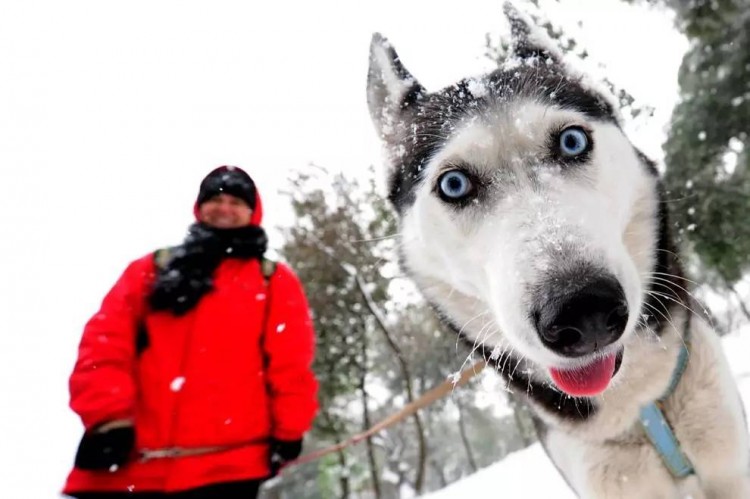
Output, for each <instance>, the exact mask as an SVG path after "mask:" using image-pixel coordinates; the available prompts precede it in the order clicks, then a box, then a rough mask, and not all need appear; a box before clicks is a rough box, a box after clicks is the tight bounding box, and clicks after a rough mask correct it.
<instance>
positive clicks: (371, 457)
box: [359, 341, 382, 499]
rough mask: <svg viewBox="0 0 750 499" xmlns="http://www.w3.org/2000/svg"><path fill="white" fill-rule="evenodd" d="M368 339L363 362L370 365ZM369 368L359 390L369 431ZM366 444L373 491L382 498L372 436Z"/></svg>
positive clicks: (364, 370) (364, 419)
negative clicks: (367, 381)
mask: <svg viewBox="0 0 750 499" xmlns="http://www.w3.org/2000/svg"><path fill="white" fill-rule="evenodd" d="M367 346H368V345H367V341H363V342H362V364H363V365H364V366H367V365H368V362H367ZM366 380H367V369H362V374H361V375H360V378H359V391H360V393H361V394H362V430H363V431H367V430H369V429H370V427H371V426H372V421H371V418H370V408H369V397H368V395H367V387H366V383H365V382H366ZM365 444H366V445H367V460H368V462H369V463H370V480H371V481H372V491H373V494H374V495H375V498H376V499H380V498H381V497H382V494H381V492H380V479H379V473H378V463H377V461H376V460H375V448H374V446H373V444H372V437H367V439H366V442H365Z"/></svg>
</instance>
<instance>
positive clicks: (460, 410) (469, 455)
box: [455, 397, 479, 473]
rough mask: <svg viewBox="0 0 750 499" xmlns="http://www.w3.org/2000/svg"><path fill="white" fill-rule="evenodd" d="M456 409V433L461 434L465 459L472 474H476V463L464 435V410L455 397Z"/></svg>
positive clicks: (467, 437) (466, 436) (467, 438)
mask: <svg viewBox="0 0 750 499" xmlns="http://www.w3.org/2000/svg"><path fill="white" fill-rule="evenodd" d="M455 402H456V407H457V408H458V431H459V433H460V434H461V441H462V442H463V443H464V449H465V450H466V459H467V460H468V462H469V466H470V467H471V471H472V473H476V471H477V470H478V469H479V468H478V467H477V461H476V459H474V453H473V451H472V450H471V443H470V442H469V436H468V434H467V433H466V421H465V419H464V409H463V405H462V404H461V401H460V400H458V397H456V400H455Z"/></svg>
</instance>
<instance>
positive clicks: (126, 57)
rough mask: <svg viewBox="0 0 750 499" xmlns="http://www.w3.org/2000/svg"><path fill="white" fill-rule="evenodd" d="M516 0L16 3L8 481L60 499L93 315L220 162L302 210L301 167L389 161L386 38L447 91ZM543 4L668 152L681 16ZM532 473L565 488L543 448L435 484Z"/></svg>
mask: <svg viewBox="0 0 750 499" xmlns="http://www.w3.org/2000/svg"><path fill="white" fill-rule="evenodd" d="M501 3H502V2H501V1H500V0H462V1H461V2H437V1H426V0H425V1H411V0H409V1H407V0H398V1H396V0H377V1H370V0H368V1H361V2H334V1H321V0H315V1H307V2H303V1H296V2H289V1H287V2H263V3H256V2H247V1H223V0H221V1H214V2H210V3H209V2H198V1H193V0H179V1H177V0H162V1H159V2H153V1H145V0H131V1H129V2H102V1H96V0H90V1H81V0H72V1H67V2H54V1H51V0H48V1H41V0H40V1H28V0H4V1H3V2H2V7H0V67H2V77H1V78H0V186H2V194H3V195H2V197H1V198H0V199H1V200H0V203H2V205H1V207H2V209H0V226H1V227H2V228H3V233H4V235H3V237H2V240H0V251H1V252H2V254H1V255H0V256H1V258H0V307H2V309H1V312H0V393H2V394H3V398H2V409H1V410H0V421H2V423H3V426H4V431H3V438H2V439H0V485H1V487H0V490H2V491H3V492H2V493H1V494H2V495H3V496H4V497H14V498H19V499H25V498H28V499H31V498H34V499H47V498H54V497H57V494H58V490H59V489H60V487H61V486H62V483H63V481H64V478H65V475H66V474H67V471H68V469H69V467H70V465H71V462H72V458H73V453H74V450H75V446H76V444H77V441H78V439H79V437H80V432H81V427H80V425H79V423H78V420H77V418H76V417H75V416H74V415H73V414H72V413H71V412H70V411H69V409H68V408H67V398H68V396H67V377H68V374H69V372H70V370H71V368H72V366H73V362H74V358H75V353H76V348H77V343H78V339H79V336H80V332H81V328H82V326H83V324H84V322H85V321H86V320H87V319H88V317H89V316H90V315H91V314H92V313H93V312H94V311H95V310H96V308H97V306H98V305H99V302H100V300H101V299H102V297H103V295H104V293H105V292H106V290H107V289H108V288H109V287H110V286H111V285H112V283H113V282H114V280H115V278H116V277H117V276H118V275H119V273H120V272H121V271H122V270H123V268H124V266H125V265H126V263H127V262H128V261H130V260H131V259H133V258H135V257H137V256H139V255H141V254H144V253H146V252H148V251H150V250H152V249H153V248H155V247H158V246H162V245H165V244H171V243H175V242H177V241H179V240H181V239H182V236H183V233H184V230H185V227H186V226H187V225H188V224H189V223H190V222H191V206H192V203H193V200H194V197H195V194H196V191H197V186H198V183H199V181H200V179H201V178H202V177H203V176H204V175H205V174H206V173H207V172H208V171H209V170H210V169H212V168H213V167H215V166H218V165H221V164H235V165H240V166H242V167H244V168H246V169H247V170H248V171H249V172H250V173H251V175H253V176H254V177H255V179H256V181H257V184H258V185H259V188H260V189H261V191H262V192H263V193H264V200H265V205H266V219H265V223H266V225H267V226H268V227H269V228H272V227H275V226H278V225H281V224H288V223H290V222H291V215H290V213H289V209H288V206H286V205H285V203H284V201H283V198H281V197H280V196H279V195H278V194H277V192H278V191H279V190H280V189H283V188H285V187H286V179H287V176H288V174H289V172H290V171H292V170H293V169H304V168H306V166H307V165H308V164H309V163H310V162H312V163H315V164H319V165H324V166H325V167H327V168H328V169H330V170H333V171H336V170H349V171H352V172H360V171H361V172H362V174H363V175H364V174H365V172H366V169H367V167H368V166H369V165H371V164H379V146H378V144H377V142H376V138H375V134H374V132H373V130H372V126H371V124H370V121H369V116H368V113H367V106H366V102H365V77H366V71H367V54H368V46H369V41H370V36H371V34H372V32H374V31H380V32H382V33H383V34H384V35H386V36H387V37H388V38H389V39H390V40H391V41H392V42H393V43H394V45H395V46H396V47H397V49H398V51H399V53H400V55H401V57H402V60H403V61H404V62H405V64H406V65H407V67H408V68H409V69H410V70H411V71H412V73H413V74H414V75H415V76H416V77H417V78H419V79H420V81H421V82H422V83H423V84H424V85H425V86H426V87H427V88H428V89H437V88H439V87H442V86H444V85H448V84H450V83H452V82H453V81H455V80H457V79H459V78H461V77H464V76H467V75H471V74H476V73H480V72H482V71H484V70H487V69H489V68H490V67H491V65H492V63H491V62H490V61H489V60H488V59H486V58H484V57H483V55H482V54H483V53H484V50H485V49H484V44H485V35H486V34H487V33H491V34H493V36H494V35H496V34H497V33H500V32H503V31H505V30H506V29H507V27H506V25H505V21H504V19H503V16H502V8H501ZM541 4H542V6H545V7H546V9H547V14H548V16H549V17H550V18H551V19H553V20H554V21H555V22H558V23H560V24H563V25H564V26H565V27H566V29H568V30H569V34H571V35H574V36H575V37H576V39H577V40H578V41H579V42H580V43H581V44H583V45H584V46H586V48H587V49H588V52H589V53H590V55H591V59H592V61H594V62H598V63H601V64H603V65H604V67H603V68H600V69H602V71H603V72H605V73H606V74H607V75H608V76H609V78H610V79H611V80H612V81H614V82H615V83H617V84H618V85H620V86H622V87H624V88H626V89H627V90H628V91H629V92H630V93H631V94H633V95H634V96H635V97H636V99H638V101H639V102H642V103H644V104H647V105H651V106H654V107H656V113H655V115H654V117H653V118H652V119H651V120H648V121H647V122H640V123H638V124H636V125H633V126H631V129H630V130H629V132H631V136H632V138H633V140H634V142H635V143H636V144H637V145H638V146H639V147H640V148H642V149H643V150H644V151H645V152H646V153H648V154H649V155H651V156H652V157H655V158H657V159H659V158H661V157H662V152H661V148H660V144H661V143H662V142H663V139H664V126H665V125H666V123H667V121H668V119H669V114H670V112H671V109H672V106H673V104H674V103H675V101H676V98H677V81H676V74H677V68H678V67H679V64H680V61H681V58H682V54H683V53H684V51H685V50H686V48H687V42H686V41H685V40H684V38H683V37H682V36H681V35H680V34H679V33H677V32H676V31H675V30H674V29H673V28H672V24H671V18H670V16H669V15H668V14H667V13H666V12H662V11H651V10H645V9H643V8H638V7H629V6H627V5H625V4H623V3H622V2H620V1H619V0H578V1H575V2H564V3H563V5H560V4H557V3H554V2H545V1H542V2H541ZM579 21H580V24H579V23H578V22H579ZM614 34H617V35H614ZM271 235H272V241H271V242H272V246H278V245H279V244H280V241H279V239H278V234H277V233H275V232H272V233H271ZM746 336H747V335H746ZM725 341H727V342H735V343H736V344H735V343H732V348H731V352H732V353H733V354H736V355H738V356H740V355H741V353H744V352H748V351H750V347H748V346H747V345H744V344H741V342H742V340H741V339H740V338H738V337H734V336H733V337H730V338H727V339H726V340H725ZM738 345H739V346H738ZM735 346H737V348H735ZM740 347H741V348H740ZM738 358H741V357H738ZM461 360H462V359H457V360H456V362H457V366H456V367H458V366H459V365H460V362H461ZM735 366H736V367H737V369H738V375H740V376H742V379H743V381H742V382H743V383H746V381H745V378H746V373H744V372H740V370H739V368H740V362H736V363H735ZM745 387H746V388H750V385H746V386H745ZM487 477H491V478H492V479H491V484H488V483H487V480H488V479H487ZM482 480H484V481H482ZM520 483H524V484H526V485H528V484H532V486H537V485H538V486H540V487H543V486H546V487H550V488H551V490H555V495H554V496H555V497H562V495H560V489H559V487H561V485H560V484H561V483H562V482H561V480H560V479H559V477H557V476H556V474H555V473H554V470H553V469H552V467H551V466H550V465H548V464H547V463H546V460H545V459H544V458H543V456H542V453H541V451H540V449H539V448H538V446H536V447H532V448H529V449H527V450H525V451H523V452H520V453H518V454H516V455H513V456H511V457H510V458H509V459H507V460H505V461H504V462H502V463H499V464H498V465H496V467H495V468H494V469H487V470H484V471H482V472H480V473H478V474H477V475H475V476H474V477H471V478H470V479H468V480H466V481H464V482H461V485H455V486H453V487H449V488H447V489H445V490H444V491H441V492H439V493H437V494H434V495H433V496H432V497H434V498H447V497H459V496H460V497H463V496H464V495H465V493H466V490H469V489H468V488H469V487H474V488H476V491H481V492H485V493H486V492H489V491H491V490H494V489H496V488H497V490H498V491H503V496H504V497H516V496H515V495H514V494H515V489H513V488H512V487H515V486H516V485H514V484H520ZM482 484H484V485H482ZM459 486H463V487H466V488H465V489H462V490H463V491H462V492H458V490H457V489H455V487H459ZM506 487H508V488H507V489H506ZM511 491H513V493H511ZM539 493H540V494H542V491H541V489H540V491H539ZM518 494H521V493H520V492H518ZM523 495H524V496H525V497H536V495H535V494H534V492H532V491H529V490H528V489H527V490H525V492H524V493H523Z"/></svg>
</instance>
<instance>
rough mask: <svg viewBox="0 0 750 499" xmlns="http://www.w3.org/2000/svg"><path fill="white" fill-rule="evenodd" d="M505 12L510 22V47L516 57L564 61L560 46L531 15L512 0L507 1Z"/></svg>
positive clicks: (554, 61)
mask: <svg viewBox="0 0 750 499" xmlns="http://www.w3.org/2000/svg"><path fill="white" fill-rule="evenodd" d="M503 12H505V17H507V18H508V22H509V23H510V36H511V43H510V47H511V53H512V54H513V55H514V56H515V57H518V58H520V59H532V58H536V59H539V60H542V61H549V62H553V63H557V64H561V63H562V54H561V53H560V51H559V50H558V48H557V47H556V46H555V45H554V43H553V42H552V40H551V39H550V38H549V36H547V34H546V33H544V32H543V31H542V29H541V28H540V27H539V26H537V25H536V24H535V23H534V22H533V21H532V20H531V18H529V16H527V15H526V14H524V13H522V12H521V11H520V10H518V9H517V8H516V7H515V6H514V5H513V4H512V3H511V2H505V4H504V5H503Z"/></svg>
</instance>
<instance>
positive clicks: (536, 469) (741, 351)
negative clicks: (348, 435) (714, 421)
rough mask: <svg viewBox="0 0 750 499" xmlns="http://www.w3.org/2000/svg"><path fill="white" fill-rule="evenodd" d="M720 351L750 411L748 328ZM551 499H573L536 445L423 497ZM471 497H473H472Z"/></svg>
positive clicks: (731, 337) (727, 339)
mask: <svg viewBox="0 0 750 499" xmlns="http://www.w3.org/2000/svg"><path fill="white" fill-rule="evenodd" d="M723 341H724V351H725V352H726V355H727V357H728V359H729V363H730V364H731V366H732V370H733V371H734V374H735V377H736V379H737V384H738V385H739V388H740V393H741V394H742V399H743V401H744V402H745V412H746V413H747V411H748V410H750V363H749V362H748V361H747V359H748V352H750V326H745V327H743V328H740V329H738V330H737V331H735V332H733V333H731V334H729V335H727V336H726V337H724V340H723ZM494 493H496V494H497V497H507V498H510V499H513V498H517V497H518V498H524V497H554V498H556V499H575V494H573V493H572V492H571V491H570V489H569V488H568V486H567V485H566V484H565V481H563V479H562V477H561V476H560V474H559V473H558V472H557V470H556V469H555V468H554V467H553V466H552V463H551V462H550V461H549V459H548V458H547V456H546V455H545V454H544V451H543V450H542V447H541V446H540V445H539V444H535V445H532V446H531V447H529V448H527V449H524V450H522V451H519V452H516V453H513V454H511V455H510V456H508V457H507V458H505V459H503V460H502V461H500V462H498V463H495V464H493V465H492V466H488V467H486V468H484V469H482V470H480V471H478V472H477V473H474V474H473V475H471V476H468V477H466V478H464V479H463V480H459V481H458V482H454V483H452V484H450V485H449V486H448V487H446V488H444V489H442V490H439V491H437V492H434V493H432V494H427V495H425V496H423V497H425V498H426V499H453V498H455V499H458V498H465V497H472V496H473V497H484V496H487V495H488V494H490V496H493V497H494ZM472 494H474V495H472Z"/></svg>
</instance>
